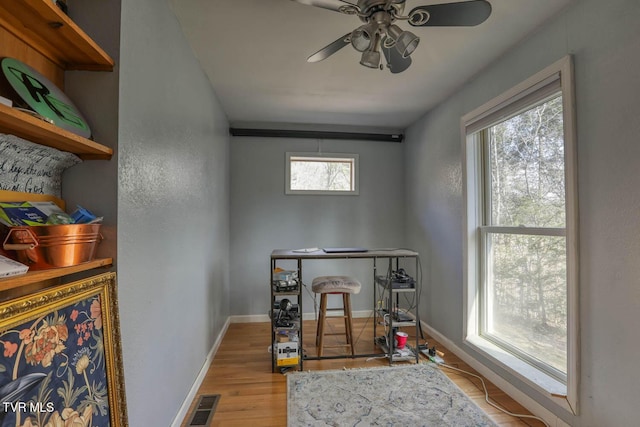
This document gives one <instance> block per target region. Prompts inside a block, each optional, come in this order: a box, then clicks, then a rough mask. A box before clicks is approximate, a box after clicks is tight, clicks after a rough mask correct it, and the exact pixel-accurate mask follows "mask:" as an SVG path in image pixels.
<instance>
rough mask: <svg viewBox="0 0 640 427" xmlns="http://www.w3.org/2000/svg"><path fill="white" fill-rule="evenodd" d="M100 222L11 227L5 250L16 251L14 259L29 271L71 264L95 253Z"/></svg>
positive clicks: (100, 238)
mask: <svg viewBox="0 0 640 427" xmlns="http://www.w3.org/2000/svg"><path fill="white" fill-rule="evenodd" d="M100 226H101V224H68V225H41V226H34V227H26V226H25V227H23V226H20V227H11V228H10V229H9V232H8V234H7V237H6V238H5V240H4V245H3V248H4V249H5V250H14V251H16V254H17V258H18V261H20V262H21V263H23V264H26V265H28V266H29V270H45V269H48V268H58V267H71V266H73V265H78V264H82V263H84V262H88V261H91V260H92V259H94V258H95V256H96V251H97V249H98V243H100V241H102V236H101V235H100Z"/></svg>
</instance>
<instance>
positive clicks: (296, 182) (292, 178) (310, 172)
mask: <svg viewBox="0 0 640 427" xmlns="http://www.w3.org/2000/svg"><path fill="white" fill-rule="evenodd" d="M286 194H346V195H356V194H358V155H357V154H343V153H340V154H337V153H324V154H320V153H287V169H286Z"/></svg>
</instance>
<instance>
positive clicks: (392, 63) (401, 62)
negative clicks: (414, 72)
mask: <svg viewBox="0 0 640 427" xmlns="http://www.w3.org/2000/svg"><path fill="white" fill-rule="evenodd" d="M382 53H383V54H384V58H385V59H386V60H387V66H388V67H389V71H391V74H398V73H401V72H403V71H404V70H406V69H407V68H409V66H410V65H411V57H409V56H407V57H406V58H403V57H402V55H401V54H400V52H398V50H397V49H396V48H395V46H391V47H385V45H384V40H383V42H382Z"/></svg>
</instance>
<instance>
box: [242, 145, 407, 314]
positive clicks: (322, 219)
mask: <svg viewBox="0 0 640 427" xmlns="http://www.w3.org/2000/svg"><path fill="white" fill-rule="evenodd" d="M319 144H320V145H321V150H322V152H325V153H329V152H338V153H339V152H342V153H357V154H359V156H360V160H359V161H360V195H358V196H331V195H329V196H307V195H304V196H300V195H285V193H284V191H285V153H286V152H287V151H301V152H317V151H318V145H319ZM401 163H402V144H397V143H390V142H375V141H321V142H319V141H317V140H299V139H277V138H249V137H233V138H232V141H231V235H232V236H233V239H232V241H231V260H230V265H231V292H230V293H231V314H234V315H254V314H266V313H267V311H268V310H269V276H268V274H269V268H270V267H269V265H270V264H269V255H270V254H271V251H272V250H273V249H284V248H308V247H320V248H322V247H327V246H334V247H335V246H337V247H345V246H364V247H369V248H379V247H385V248H387V247H398V246H401V245H402V243H403V240H404V239H403V230H404V218H403V215H402V210H403V205H404V191H403V181H402V179H403V177H402V169H401V167H400V165H401ZM283 266H284V267H285V268H293V266H290V267H288V266H287V264H283ZM303 267H304V275H303V280H304V282H305V283H307V284H309V292H310V284H311V280H312V279H313V277H315V276H318V275H329V274H349V275H354V276H355V277H357V278H358V279H360V280H361V281H363V282H364V281H367V280H368V281H370V280H371V277H372V273H371V262H370V261H361V262H355V263H354V262H346V261H335V262H331V261H326V260H325V261H306V262H305V263H304V266H303ZM305 295H306V298H305V299H304V300H303V304H304V307H303V309H304V312H305V313H311V312H313V304H312V300H311V299H310V297H309V294H305ZM372 301H373V294H372V290H371V287H370V286H365V287H363V290H362V292H361V294H360V295H358V296H357V297H355V298H354V299H353V301H352V304H353V308H354V310H370V309H371V307H372Z"/></svg>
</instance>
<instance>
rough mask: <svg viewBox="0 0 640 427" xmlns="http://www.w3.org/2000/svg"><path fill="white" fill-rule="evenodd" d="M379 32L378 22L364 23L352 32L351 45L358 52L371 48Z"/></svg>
mask: <svg viewBox="0 0 640 427" xmlns="http://www.w3.org/2000/svg"><path fill="white" fill-rule="evenodd" d="M377 32H378V24H377V23H375V22H370V23H368V24H365V25H362V26H360V27H358V28H356V29H355V30H353V32H352V33H351V45H352V46H353V48H354V49H355V50H357V51H358V52H364V51H366V50H368V49H370V48H371V43H372V42H373V39H374V38H375V35H376V33H377Z"/></svg>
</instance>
